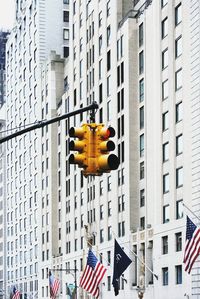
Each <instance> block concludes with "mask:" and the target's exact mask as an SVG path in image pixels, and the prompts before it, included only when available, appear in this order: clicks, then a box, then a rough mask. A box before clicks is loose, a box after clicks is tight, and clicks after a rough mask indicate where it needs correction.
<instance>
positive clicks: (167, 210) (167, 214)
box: [163, 205, 169, 223]
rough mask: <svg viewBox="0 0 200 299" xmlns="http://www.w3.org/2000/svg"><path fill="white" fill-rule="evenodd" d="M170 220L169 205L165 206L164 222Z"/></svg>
mask: <svg viewBox="0 0 200 299" xmlns="http://www.w3.org/2000/svg"><path fill="white" fill-rule="evenodd" d="M167 222H169V205H166V206H163V223H167Z"/></svg>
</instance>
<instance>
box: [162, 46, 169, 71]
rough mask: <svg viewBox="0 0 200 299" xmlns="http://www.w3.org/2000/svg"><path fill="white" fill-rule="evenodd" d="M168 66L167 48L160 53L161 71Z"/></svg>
mask: <svg viewBox="0 0 200 299" xmlns="http://www.w3.org/2000/svg"><path fill="white" fill-rule="evenodd" d="M167 66H168V48H167V49H165V50H164V51H162V69H165V68H166V67H167Z"/></svg>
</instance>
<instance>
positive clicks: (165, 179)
mask: <svg viewBox="0 0 200 299" xmlns="http://www.w3.org/2000/svg"><path fill="white" fill-rule="evenodd" d="M167 192H169V173H166V174H164V175H163V193H167Z"/></svg>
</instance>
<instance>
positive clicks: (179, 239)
mask: <svg viewBox="0 0 200 299" xmlns="http://www.w3.org/2000/svg"><path fill="white" fill-rule="evenodd" d="M175 239H176V251H181V250H182V233H181V232H180V233H176V234H175Z"/></svg>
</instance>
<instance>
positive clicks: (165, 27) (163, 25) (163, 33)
mask: <svg viewBox="0 0 200 299" xmlns="http://www.w3.org/2000/svg"><path fill="white" fill-rule="evenodd" d="M167 34H168V18H165V19H164V20H163V21H162V23H161V37H162V39H163V38H164V37H165V36H166V35H167Z"/></svg>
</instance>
